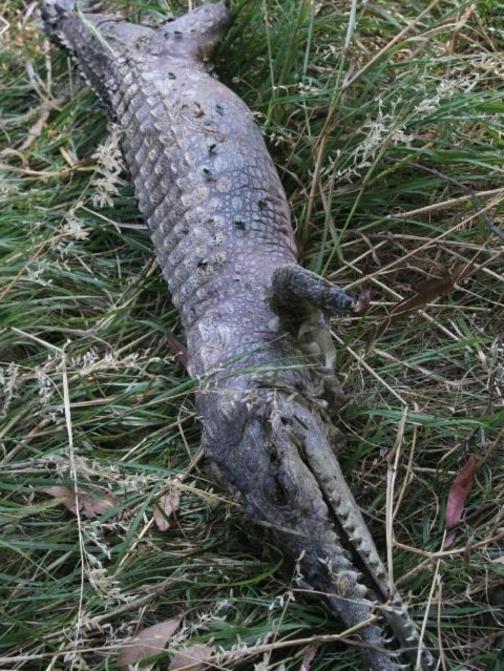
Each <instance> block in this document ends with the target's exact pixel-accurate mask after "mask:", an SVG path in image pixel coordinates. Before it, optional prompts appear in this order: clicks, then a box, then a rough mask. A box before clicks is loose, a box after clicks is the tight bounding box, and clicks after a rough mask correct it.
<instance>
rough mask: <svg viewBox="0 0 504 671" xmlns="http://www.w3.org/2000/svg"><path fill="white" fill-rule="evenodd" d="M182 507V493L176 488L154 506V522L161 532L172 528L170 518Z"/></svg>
mask: <svg viewBox="0 0 504 671" xmlns="http://www.w3.org/2000/svg"><path fill="white" fill-rule="evenodd" d="M179 506H180V492H179V490H178V489H176V488H175V487H174V488H172V489H170V491H169V492H168V493H167V494H165V495H164V496H162V497H161V498H160V499H159V501H156V503H155V504H154V522H155V523H156V526H157V528H158V529H159V531H166V530H167V529H169V528H170V517H171V516H172V515H173V514H174V513H176V512H177V510H178V509H179Z"/></svg>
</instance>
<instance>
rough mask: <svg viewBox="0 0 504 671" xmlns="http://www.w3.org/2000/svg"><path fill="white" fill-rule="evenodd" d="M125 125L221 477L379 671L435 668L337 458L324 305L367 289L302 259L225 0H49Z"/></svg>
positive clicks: (131, 164)
mask: <svg viewBox="0 0 504 671" xmlns="http://www.w3.org/2000/svg"><path fill="white" fill-rule="evenodd" d="M42 19H43V24H44V28H45V30H46V32H47V33H48V34H49V35H50V36H51V38H52V39H53V40H54V41H55V42H57V43H58V44H59V45H60V46H63V47H64V48H66V49H67V50H68V51H69V52H70V54H71V56H72V57H73V58H74V60H75V61H76V63H77V65H78V68H79V70H80V72H81V74H82V75H83V76H84V77H85V79H86V80H87V81H88V83H89V84H90V85H91V86H92V88H93V89H94V90H95V91H96V92H97V93H98V95H99V96H100V97H101V99H102V100H103V102H104V104H105V106H106V108H107V110H108V112H109V114H110V116H111V117H112V118H113V119H114V121H115V123H116V124H118V125H119V127H120V132H121V136H122V139H121V142H122V151H123V154H124V157H125V163H126V166H127V168H128V170H129V173H130V175H131V179H132V181H133V184H134V189H135V193H136V197H137V200H138V204H139V209H140V211H141V213H142V215H143V217H144V218H145V220H146V221H147V224H148V228H149V230H150V234H151V237H152V240H153V243H154V247H155V251H156V254H157V258H158V260H159V265H160V267H161V269H162V273H163V275H164V277H165V279H166V282H167V284H168V288H169V291H170V292H171V297H172V301H173V304H174V305H175V307H176V308H177V309H178V311H179V313H180V317H181V321H182V325H183V329H184V332H185V337H186V342H187V352H188V371H189V374H190V375H191V376H192V377H193V378H194V379H195V380H196V382H197V391H196V405H197V411H198V415H199V418H200V420H201V424H202V446H203V449H204V453H205V455H206V458H207V460H208V462H209V463H210V464H211V465H212V467H213V471H212V472H213V474H214V476H215V477H216V478H217V479H218V480H220V481H221V482H222V483H223V486H225V487H227V488H228V489H229V490H230V491H232V492H233V494H234V495H235V496H236V497H237V498H238V499H239V500H240V501H241V503H242V505H243V509H244V510H245V512H246V514H248V516H249V517H250V519H251V520H252V522H253V523H254V524H255V525H256V526H257V528H260V529H261V530H263V531H264V533H267V534H268V535H270V536H272V537H273V538H274V541H275V543H276V544H277V545H278V547H279V548H280V549H281V550H282V551H283V552H284V553H285V555H286V557H289V558H290V560H291V561H292V562H296V563H297V566H298V567H299V570H300V572H301V574H302V586H303V587H304V589H306V590H311V591H312V592H313V594H315V595H316V594H318V595H321V597H322V598H323V599H324V600H325V601H326V603H327V604H328V605H329V607H330V608H331V609H332V610H333V611H334V612H335V613H336V614H337V615H338V616H339V618H340V619H341V620H343V622H344V623H345V625H346V626H347V628H349V629H351V630H352V632H357V635H358V637H359V639H360V640H359V641H358V645H359V646H360V647H361V648H362V651H363V655H364V657H365V659H366V660H367V664H368V666H369V668H370V669H372V670H374V671H378V670H381V671H396V670H397V669H400V668H413V667H415V668H421V669H430V668H432V667H433V664H434V662H433V657H432V655H431V653H430V652H429V651H428V650H427V649H426V648H425V647H424V646H423V645H422V644H421V642H420V637H419V635H418V633H417V630H416V628H415V625H414V623H413V621H412V619H411V618H410V616H409V614H408V612H407V610H406V608H405V607H404V605H403V603H402V602H401V599H400V597H399V595H398V593H397V592H396V590H395V588H394V586H393V585H392V584H391V582H390V581H389V577H388V573H387V570H386V569H385V566H384V565H383V563H382V561H381V559H380V557H379V554H378V552H377V549H376V547H375V544H374V542H373V539H372V537H371V535H370V532H369V530H368V528H367V526H366V524H365V522H364V519H363V517H362V514H361V511H360V509H359V506H358V505H357V503H356V501H355V500H354V498H353V496H352V494H351V492H350V489H349V487H348V485H347V483H346V481H345V479H344V476H343V473H342V470H341V468H340V465H339V463H338V461H337V458H336V456H335V451H334V446H333V442H334V440H335V435H334V430H333V428H332V424H333V422H332V420H331V416H330V410H331V408H333V407H334V403H335V399H336V394H335V389H336V386H337V385H335V379H336V378H335V371H334V368H335V355H334V349H333V345H332V339H331V335H330V331H329V326H328V320H327V317H328V315H330V314H345V313H348V312H350V311H352V310H355V309H356V308H357V303H358V301H356V300H354V299H353V298H352V297H351V296H349V295H348V294H346V293H345V292H344V291H343V290H341V289H340V288H338V287H337V286H335V285H333V284H332V283H330V282H328V281H327V280H326V279H324V278H322V277H320V276H318V275H316V274H315V273H313V272H311V271H309V270H307V269H304V268H303V267H302V266H301V265H299V264H298V262H297V251H296V244H295V240H294V233H293V228H292V226H291V217H290V209H289V205H288V201H287V198H286V195H285V192H284V189H283V187H282V184H281V182H280V178H279V176H278V173H277V170H276V168H275V166H274V164H273V161H272V159H271V157H270V154H269V153H268V150H267V148H266V145H265V142H264V139H263V136H262V133H261V131H260V129H259V127H258V124H257V123H256V121H255V119H254V116H253V114H252V113H251V111H250V110H249V108H248V107H247V106H246V105H245V103H244V102H243V101H242V100H241V99H240V98H239V97H238V96H237V95H236V94H235V93H233V92H232V91H231V90H230V89H229V88H227V87H226V86H225V85H224V84H222V83H221V82H219V81H218V79H217V78H216V77H215V76H213V75H212V74H211V72H210V68H209V67H208V62H209V59H210V57H211V55H212V52H213V50H214V48H215V46H216V45H217V43H218V42H219V40H220V39H221V38H222V37H223V36H224V34H225V33H226V30H227V28H228V26H229V23H230V15H229V12H228V9H227V8H226V7H225V5H224V4H223V3H220V4H206V5H203V6H201V7H199V8H197V9H195V10H193V11H190V12H188V13H186V14H184V15H182V16H180V17H178V18H176V19H169V20H167V21H165V22H163V23H162V25H160V26H157V27H152V26H148V25H139V24H134V23H131V22H128V21H126V20H124V19H123V18H122V17H120V16H117V15H114V14H106V13H96V12H93V11H89V8H88V9H86V8H85V11H84V12H83V11H81V10H80V9H79V8H78V7H76V3H75V1H74V0H44V1H43V3H42Z"/></svg>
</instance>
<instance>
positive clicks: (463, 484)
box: [443, 456, 480, 548]
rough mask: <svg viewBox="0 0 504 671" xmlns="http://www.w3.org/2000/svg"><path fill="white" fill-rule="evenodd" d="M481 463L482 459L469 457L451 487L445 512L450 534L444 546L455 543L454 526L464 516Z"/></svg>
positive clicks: (446, 525)
mask: <svg viewBox="0 0 504 671" xmlns="http://www.w3.org/2000/svg"><path fill="white" fill-rule="evenodd" d="M479 464H480V461H479V460H478V459H477V458H476V457H474V456H471V457H469V460H468V461H467V463H466V464H465V466H464V467H463V468H462V470H461V471H460V472H459V473H458V475H457V477H456V478H455V480H454V481H453V484H452V486H451V487H450V491H449V492H448V502H447V504H446V513H445V527H446V529H447V530H448V534H447V535H446V538H445V542H444V546H443V547H444V548H449V547H450V546H451V545H453V541H454V540H455V535H456V531H455V530H453V527H454V526H456V525H457V524H458V523H459V522H460V520H461V518H462V513H463V512H464V504H465V501H466V499H467V497H468V496H469V493H470V492H471V489H472V485H473V482H474V476H475V474H476V471H477V470H478V466H479ZM450 530H452V531H450Z"/></svg>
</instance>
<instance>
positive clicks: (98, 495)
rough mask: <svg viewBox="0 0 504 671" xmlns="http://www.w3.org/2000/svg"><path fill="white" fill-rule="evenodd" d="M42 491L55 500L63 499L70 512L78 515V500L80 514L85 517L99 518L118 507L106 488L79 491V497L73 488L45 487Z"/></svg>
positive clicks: (95, 486)
mask: <svg viewBox="0 0 504 671" xmlns="http://www.w3.org/2000/svg"><path fill="white" fill-rule="evenodd" d="M42 491H43V492H45V493H46V494H49V495H50V496H54V498H57V499H61V503H62V504H63V505H64V506H65V508H68V510H70V512H72V513H74V514H76V512H77V505H76V499H77V498H78V501H79V512H80V514H81V515H83V516H84V517H90V518H94V517H99V516H100V515H101V514H102V513H104V512H106V511H107V510H109V509H110V508H113V507H114V506H115V505H116V499H115V497H114V496H113V495H112V494H111V493H110V492H109V490H108V489H106V488H105V487H100V486H99V485H93V486H92V487H88V488H86V490H83V489H79V492H78V497H76V494H75V490H74V489H73V488H71V487H64V486H61V485H56V486H54V487H43V488H42Z"/></svg>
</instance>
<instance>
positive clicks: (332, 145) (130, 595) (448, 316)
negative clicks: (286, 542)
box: [0, 0, 504, 671]
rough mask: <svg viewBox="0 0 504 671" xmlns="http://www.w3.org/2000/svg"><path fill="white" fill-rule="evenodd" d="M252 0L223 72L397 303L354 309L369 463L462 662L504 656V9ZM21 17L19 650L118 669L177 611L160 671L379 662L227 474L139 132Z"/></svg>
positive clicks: (350, 348)
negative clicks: (450, 521) (155, 216)
mask: <svg viewBox="0 0 504 671" xmlns="http://www.w3.org/2000/svg"><path fill="white" fill-rule="evenodd" d="M195 4H196V3H195ZM231 4H232V9H233V13H234V16H235V21H234V23H233V26H232V29H231V31H230V33H229V35H228V38H227V39H226V41H225V42H224V43H223V44H222V46H221V47H220V49H219V51H218V53H217V55H216V59H215V60H216V68H217V71H218V72H219V75H220V76H221V78H222V79H223V81H224V82H225V83H227V84H228V85H229V86H231V87H232V88H233V89H234V90H236V91H237V92H238V93H239V94H240V95H241V96H242V97H243V98H244V99H245V100H246V102H247V103H248V104H249V106H250V107H251V108H252V110H253V111H254V112H255V113H256V115H257V119H258V122H259V123H260V125H261V127H262V128H263V130H264V133H265V135H266V137H267V140H268V144H269V147H270V150H271V152H272V154H273V156H274V159H275V162H276V164H277V166H278V169H279V172H280V175H281V178H282V181H283V183H284V185H285V188H286V190H287V193H288V196H289V199H290V202H291V204H292V209H293V217H294V223H295V226H296V238H297V241H298V243H299V249H300V258H301V260H302V262H303V263H304V264H305V265H306V266H307V267H309V268H311V269H312V270H315V271H317V272H320V273H322V274H323V275H324V276H325V277H327V278H329V279H331V280H333V281H335V282H338V283H339V284H340V285H341V286H344V287H346V288H348V289H349V290H352V291H354V292H356V293H358V292H359V291H361V290H362V289H363V288H366V289H367V290H369V291H370V292H371V307H370V310H369V312H368V313H367V315H366V316H365V317H361V318H353V319H347V320H334V322H333V326H334V329H333V332H334V338H335V342H336V343H337V345H338V370H339V376H340V382H341V385H342V387H343V390H344V393H345V395H346V399H347V400H346V403H345V404H344V405H343V406H342V408H341V409H340V410H339V418H338V423H339V428H340V430H341V432H342V435H343V436H344V440H342V442H341V444H339V445H338V446H336V449H337V452H338V455H339V458H340V460H341V463H342V466H343V470H344V472H345V474H346V477H347V479H348V481H349V483H350V485H351V488H352V490H353V492H354V493H355V495H356V497H357V500H358V501H359V504H360V505H361V507H362V509H363V511H364V515H365V519H366V521H367V522H368V524H369V526H370V528H371V530H372V533H373V535H374V537H375V539H376V542H377V545H378V546H379V548H380V551H381V552H382V555H383V556H384V557H385V558H386V559H387V560H388V561H389V563H390V562H391V564H390V566H391V568H393V574H394V578H395V580H396V583H397V585H398V587H399V588H400V590H401V592H402V594H403V595H404V598H405V600H406V601H407V603H408V604H409V609H410V612H411V614H412V616H413V617H414V618H415V620H416V621H417V622H418V624H419V627H421V628H422V630H423V636H424V638H425V641H426V642H427V644H428V645H429V646H431V647H433V649H434V650H436V651H437V654H438V656H439V659H440V666H439V668H440V669H443V671H446V670H451V669H465V670H482V669H488V670H490V671H498V670H499V669H503V668H504V642H503V637H502V626H503V624H502V622H503V619H504V612H503V608H504V529H503V527H504V514H503V508H504V476H503V469H502V460H503V457H504V450H503V437H504V430H503V426H504V338H503V334H504V300H503V295H504V277H503V275H502V270H503V264H502V253H503V241H504V235H503V233H502V231H503V230H504V225H503V222H502V218H503V200H504V181H503V170H504V134H503V131H504V127H503V112H504V103H503V96H502V94H503V90H504V60H503V56H504V52H503V47H504V10H503V7H502V4H501V3H500V2H498V1H493V0H476V1H472V2H467V1H459V0H444V1H436V0H434V1H433V2H430V3H427V2H425V1H424V0H419V1H417V2H405V0H399V1H398V2H394V1H389V0H387V1H377V2H356V1H351V0H347V1H345V2H343V1H332V0H320V1H318V2H315V0H313V1H309V0H282V2H280V1H276V2H275V1H274V0H267V1H265V2H260V1H259V0H257V1H255V2H254V1H252V0H238V1H234V2H232V3H231ZM118 6H120V5H115V7H118ZM113 8H114V6H113V5H112V9H113ZM186 8H187V2H186V1H185V0H184V2H182V1H181V2H172V3H171V4H170V2H168V0H166V1H163V0H161V1H160V2H159V3H155V2H147V0H146V1H145V2H144V3H141V2H140V1H138V2H136V3H133V2H129V3H122V9H123V10H127V11H129V13H130V16H132V18H133V19H138V18H139V17H140V18H142V19H146V17H150V19H151V20H154V21H155V20H159V19H161V18H162V17H165V16H167V15H169V14H170V13H172V12H173V13H180V12H182V11H184V9H186ZM0 31H2V36H1V40H2V43H1V44H2V46H1V53H0V72H1V82H2V83H1V84H0V108H1V110H2V112H1V118H0V130H1V136H0V168H1V174H0V200H1V210H0V228H1V232H0V254H1V265H0V269H1V270H0V278H1V280H0V281H1V285H0V297H1V298H0V380H1V386H2V395H1V398H0V459H1V462H2V465H1V469H0V487H1V490H2V498H1V499H0V516H1V519H0V523H1V528H2V534H1V536H0V547H1V566H0V586H1V588H0V589H1V597H2V598H1V601H0V604H1V605H0V621H1V622H2V626H1V628H0V668H1V669H30V670H32V669H37V670H39V669H47V670H49V669H50V670H51V671H57V670H59V669H68V668H73V669H87V668H89V669H93V670H97V671H98V670H101V669H113V668H117V656H118V654H119V652H120V650H121V648H122V647H123V646H124V641H125V640H126V639H127V638H128V636H131V635H133V634H135V633H136V632H138V631H139V630H141V629H143V628H145V627H148V626H149V625H152V624H155V623H160V622H164V621H167V620H171V619H173V618H174V617H178V616H180V615H183V616H184V619H183V622H182V624H181V626H180V628H179V629H178V631H177V633H176V634H175V636H174V637H172V638H171V640H170V642H169V647H168V649H167V650H168V652H167V653H165V654H164V656H162V658H161V659H160V661H159V662H158V666H159V667H160V668H162V667H163V665H164V666H165V667H166V665H167V662H168V660H169V658H170V655H171V654H173V652H174V651H175V650H177V649H179V648H180V647H185V646H188V645H189V646H190V645H193V644H207V645H211V646H213V650H214V652H215V653H218V652H222V653H223V654H222V655H221V656H218V657H214V658H213V663H214V664H216V663H217V664H218V666H219V668H223V669H232V668H238V666H240V668H244V669H252V668H254V667H255V668H256V669H260V670H261V671H263V670H264V669H267V668H271V669H281V670H283V669H284V668H288V669H295V670H298V669H301V668H303V669H304V671H306V669H307V668H308V667H309V668H311V669H312V671H322V669H341V670H343V669H349V670H351V669H354V670H356V669H360V668H362V662H361V658H360V656H359V652H358V650H357V649H356V648H355V646H353V647H352V646H347V645H342V644H340V643H335V642H327V641H326V640H325V639H323V638H321V637H322V636H327V635H333V634H337V633H338V632H341V631H342V626H341V623H339V622H338V621H336V620H334V619H332V617H331V616H330V614H329V613H328V612H327V611H326V610H325V608H324V607H323V605H322V604H321V603H320V602H317V601H306V600H305V599H303V597H302V596H301V595H300V593H299V591H297V589H298V584H297V583H296V581H295V578H296V575H295V572H294V573H292V572H290V573H289V572H288V571H286V570H285V569H283V568H282V553H281V549H279V548H275V547H272V546H270V545H268V544H265V543H264V542H263V541H262V540H260V539H259V538H258V537H256V536H254V535H253V534H252V535H250V531H251V530H250V527H249V525H248V524H247V521H246V519H245V518H244V517H243V516H242V513H241V511H240V508H239V506H236V505H235V504H234V503H233V502H232V501H229V500H227V499H226V497H225V496H224V495H223V494H222V492H220V491H218V490H217V489H216V488H215V487H214V486H213V485H212V482H211V480H209V477H208V474H207V472H206V471H205V468H204V462H203V461H202V460H201V458H200V455H199V435H200V427H199V425H198V421H197V418H196V416H195V412H194V407H193V397H192V391H193V386H194V384H193V382H192V381H191V380H190V379H189V378H188V377H187V375H186V373H185V371H184V368H183V366H182V365H181V362H180V360H181V357H180V356H176V355H175V352H176V351H177V347H178V345H177V339H178V340H179V341H183V333H182V332H181V329H180V324H179V320H178V317H177V313H176V311H175V310H174V308H173V306H172V305H171V303H170V297H169V295H168V293H167V290H166V288H165V285H164V283H163V280H162V278H161V275H160V272H159V269H158V267H157V264H156V261H155V259H154V255H153V249H152V245H151V242H150V239H149V236H148V233H147V230H146V228H145V226H144V224H143V222H142V220H141V218H140V216H139V214H138V210H137V207H136V203H135V198H134V195H133V192H132V189H131V186H130V185H129V184H128V180H127V175H126V174H125V173H124V172H122V167H121V158H120V153H119V151H118V148H117V132H116V131H114V129H109V131H107V121H106V116H105V112H104V110H103V109H102V108H101V107H100V105H99V103H98V102H97V100H96V97H95V96H94V94H93V93H92V92H90V91H89V90H88V89H87V88H85V87H83V86H82V85H81V83H80V82H79V80H78V78H77V77H76V75H75V73H74V71H73V67H72V65H71V63H70V62H69V61H68V59H67V57H66V56H65V55H64V54H62V53H61V52H60V51H59V50H58V49H56V48H54V47H52V46H50V45H49V44H48V42H47V40H46V39H45V38H44V37H43V36H42V35H41V34H40V32H39V31H38V29H37V18H36V3H32V2H29V1H28V0H26V1H25V2H22V1H21V0H14V1H12V2H4V3H3V19H2V20H1V21H0ZM407 299H410V300H409V302H407V303H406V302H405V303H403V304H401V305H400V306H399V307H397V306H398V304H399V303H400V301H401V300H407ZM468 464H469V466H468ZM473 466H475V467H477V468H475V467H473ZM461 472H462V476H464V475H466V476H468V477H466V478H465V481H463V480H462V478H461V477H459V478H458V480H456V478H457V474H460V473H461ZM471 474H474V478H471V477H470V476H471ZM455 481H456V482H457V487H456V488H455V494H458V495H459V499H461V498H463V496H462V495H467V498H466V499H465V508H464V510H463V512H462V518H461V521H460V523H459V524H458V527H457V531H456V536H455V539H454V541H453V543H452V545H451V546H450V547H449V548H447V549H445V550H443V537H444V534H445V511H446V507H447V501H448V493H449V490H450V487H451V486H452V485H453V483H454V482H455ZM76 483H77V486H78V488H79V491H80V492H81V496H80V509H79V510H78V511H76V507H75V498H74V494H73V492H74V488H75V486H76ZM471 484H472V488H470V485H471ZM469 490H470V491H469ZM458 503H459V504H461V503H462V501H461V500H459V501H458ZM160 508H162V509H163V510H164V513H165V515H164V517H163V515H162V513H161V512H160ZM76 512H78V513H79V514H76ZM154 514H155V515H154ZM289 639H291V640H292V644H289V645H287V644H286V643H285V642H286V641H287V640H289ZM303 660H304V666H303V667H302V666H301V665H302V663H303Z"/></svg>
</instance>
